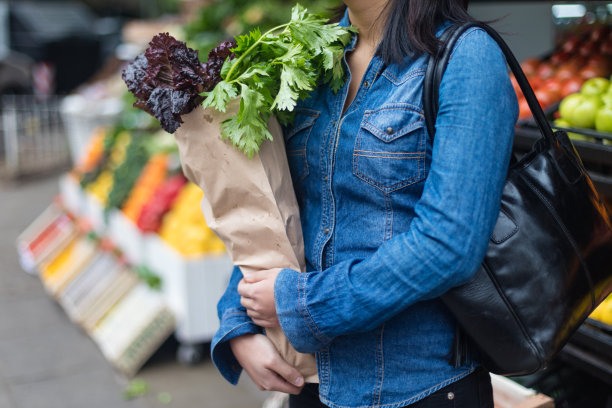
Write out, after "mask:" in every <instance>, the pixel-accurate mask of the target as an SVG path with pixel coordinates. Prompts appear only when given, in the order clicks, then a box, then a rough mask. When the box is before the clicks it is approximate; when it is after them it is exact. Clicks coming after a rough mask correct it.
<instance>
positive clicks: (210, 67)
mask: <svg viewBox="0 0 612 408" xmlns="http://www.w3.org/2000/svg"><path fill="white" fill-rule="evenodd" d="M355 32H356V31H355V29H354V28H351V27H340V26H339V25H338V24H336V23H334V24H327V19H326V18H324V17H321V16H318V15H315V14H310V13H308V11H307V10H306V9H305V8H303V7H301V6H300V5H299V4H298V5H296V6H295V7H294V8H293V9H292V14H291V20H290V21H289V22H288V23H286V24H282V25H279V26H277V27H274V28H272V29H271V30H269V31H267V32H265V33H264V34H262V33H261V32H260V30H258V29H255V30H253V31H251V32H250V33H249V34H247V35H242V36H238V37H236V39H235V45H234V44H233V43H228V42H225V43H222V44H221V45H220V46H219V47H217V48H215V49H213V51H211V53H210V54H209V59H208V61H207V63H205V64H201V63H199V62H198V61H197V58H198V55H197V51H194V50H192V49H190V48H187V47H186V45H185V44H184V43H181V42H179V41H177V40H175V39H173V38H172V37H170V36H169V35H168V34H160V35H159V36H156V37H155V38H154V39H153V41H151V43H150V46H151V47H149V49H147V51H146V52H145V54H144V55H143V56H139V57H138V58H137V59H136V60H135V61H134V62H133V63H132V64H130V66H128V68H127V69H126V70H125V71H124V73H123V79H124V81H125V82H126V84H127V85H128V89H129V90H130V91H131V92H132V93H133V94H134V95H135V96H136V97H137V98H138V101H137V102H136V103H135V106H136V107H139V108H141V109H144V110H147V111H148V112H149V113H151V114H153V115H154V116H155V117H156V118H158V119H160V121H161V124H162V127H163V128H164V129H165V130H166V131H168V132H170V133H173V132H174V131H176V129H177V128H178V127H179V126H180V124H181V123H182V119H181V115H184V114H186V113H188V112H190V111H191V110H193V109H194V108H195V106H197V104H198V103H202V104H203V106H204V107H205V108H207V107H212V108H214V109H216V110H218V111H220V112H225V111H226V108H227V104H228V103H229V102H230V101H231V100H233V99H235V98H240V108H239V111H238V113H237V114H236V115H235V116H233V117H231V118H229V119H228V120H226V121H225V122H224V123H223V124H222V128H221V133H222V136H223V137H224V138H226V139H228V140H229V141H231V142H232V144H233V145H234V146H236V147H238V148H239V149H240V150H241V151H243V152H244V153H245V154H247V155H248V156H249V157H252V156H253V155H254V154H255V153H257V151H258V150H259V147H260V146H261V143H262V142H263V141H264V140H266V139H269V140H271V139H272V136H271V134H270V133H269V131H268V127H267V123H268V120H269V118H270V116H271V115H273V114H274V115H276V116H277V118H278V119H279V120H280V121H281V122H282V123H284V124H286V123H288V122H289V121H290V120H291V112H292V111H293V109H294V108H295V106H296V104H297V101H298V100H299V99H305V98H306V97H308V95H309V92H310V91H312V90H314V89H315V88H316V87H317V86H318V85H319V84H329V87H330V88H331V89H332V90H333V91H334V92H337V91H338V90H339V89H340V88H342V86H343V84H344V81H345V70H344V66H343V61H342V58H343V54H344V48H345V46H346V45H347V44H348V43H349V42H350V40H351V38H352V34H353V33H355ZM229 44H231V45H232V48H230V47H229ZM221 60H222V61H223V63H222V64H220V61H221ZM219 68H220V69H219ZM211 84H213V85H214V87H211ZM202 99H203V102H202Z"/></svg>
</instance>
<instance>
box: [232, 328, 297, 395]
mask: <svg viewBox="0 0 612 408" xmlns="http://www.w3.org/2000/svg"><path fill="white" fill-rule="evenodd" d="M230 347H231V349H232V352H233V353H234V356H235V357H236V359H237V360H238V362H239V363H240V365H241V366H242V367H243V368H244V369H245V371H246V372H247V374H248V375H249V377H251V379H252V380H253V382H254V383H255V385H257V387H258V388H259V389H261V390H268V391H281V392H286V393H290V394H299V392H300V391H301V388H302V386H303V383H304V380H303V377H302V376H301V374H300V372H299V371H297V370H296V369H295V368H293V367H292V366H291V365H289V364H288V363H287V362H286V361H285V360H283V358H282V357H281V356H280V354H279V353H278V351H277V350H276V348H275V347H274V345H273V344H272V342H271V341H270V339H268V338H267V337H266V336H264V335H262V334H247V335H243V336H239V337H236V338H234V339H232V340H230ZM285 378H289V381H288V380H287V379H285ZM298 378H300V379H301V380H298ZM300 382H301V383H302V385H299V386H298V385H295V384H296V383H300Z"/></svg>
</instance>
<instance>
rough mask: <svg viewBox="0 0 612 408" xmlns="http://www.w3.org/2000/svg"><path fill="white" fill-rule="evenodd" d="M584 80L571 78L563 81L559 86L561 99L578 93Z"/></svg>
mask: <svg viewBox="0 0 612 408" xmlns="http://www.w3.org/2000/svg"><path fill="white" fill-rule="evenodd" d="M583 82H584V80H583V79H582V78H581V77H573V78H570V79H568V80H567V81H565V82H564V83H563V84H562V86H561V97H562V98H565V97H566V96H567V95H570V94H573V93H576V92H580V88H581V87H582V83H583Z"/></svg>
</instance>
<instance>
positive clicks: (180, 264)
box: [144, 234, 232, 344]
mask: <svg viewBox="0 0 612 408" xmlns="http://www.w3.org/2000/svg"><path fill="white" fill-rule="evenodd" d="M144 261H145V262H144V264H145V265H146V266H147V267H149V269H151V270H152V271H153V272H154V273H155V274H157V275H159V276H160V277H161V279H162V294H163V296H164V298H165V299H166V302H167V304H168V306H169V307H170V309H171V310H172V312H173V313H174V315H175V316H176V319H177V324H176V331H175V335H176V338H177V339H178V340H179V342H181V343H184V344H196V343H204V342H209V341H210V340H212V337H213V335H214V334H215V332H216V331H217V328H218V327H219V319H218V317H217V302H218V301H219V298H220V297H221V295H222V294H223V292H224V291H225V288H226V287H227V284H228V282H229V278H230V275H231V272H232V263H231V261H230V259H229V257H228V256H227V255H222V256H209V257H198V258H185V257H183V256H182V255H181V254H180V253H178V252H177V251H176V250H175V249H173V248H172V247H171V246H169V245H168V244H167V243H166V242H164V241H163V240H162V239H161V238H160V237H159V236H158V235H157V234H147V235H146V236H145V258H144Z"/></svg>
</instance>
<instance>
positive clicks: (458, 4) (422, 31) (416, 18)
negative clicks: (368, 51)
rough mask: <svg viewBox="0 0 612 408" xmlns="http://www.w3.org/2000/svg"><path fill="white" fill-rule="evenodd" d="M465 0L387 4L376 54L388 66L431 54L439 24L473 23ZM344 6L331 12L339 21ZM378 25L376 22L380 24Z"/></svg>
mask: <svg viewBox="0 0 612 408" xmlns="http://www.w3.org/2000/svg"><path fill="white" fill-rule="evenodd" d="M468 2H469V0H389V2H388V3H387V5H386V6H385V10H384V12H383V14H385V13H386V15H387V16H388V17H387V21H385V22H384V23H385V24H384V25H383V27H384V29H383V36H382V41H381V42H380V44H379V46H378V51H377V54H378V55H379V56H380V57H381V58H382V59H383V60H384V61H385V63H387V64H390V63H392V62H401V61H403V60H404V57H406V56H418V55H421V54H423V53H427V54H433V53H434V52H435V51H436V49H437V47H438V39H437V38H436V29H437V28H438V26H439V24H440V23H442V22H443V21H450V22H452V23H466V22H469V21H474V19H473V18H472V17H471V16H470V15H469V14H468V12H467V6H468ZM345 11H346V5H341V6H338V7H337V8H335V9H334V12H335V21H339V20H340V19H341V18H342V16H343V15H344V12H345ZM381 23H382V22H380V21H379V22H378V24H381Z"/></svg>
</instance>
